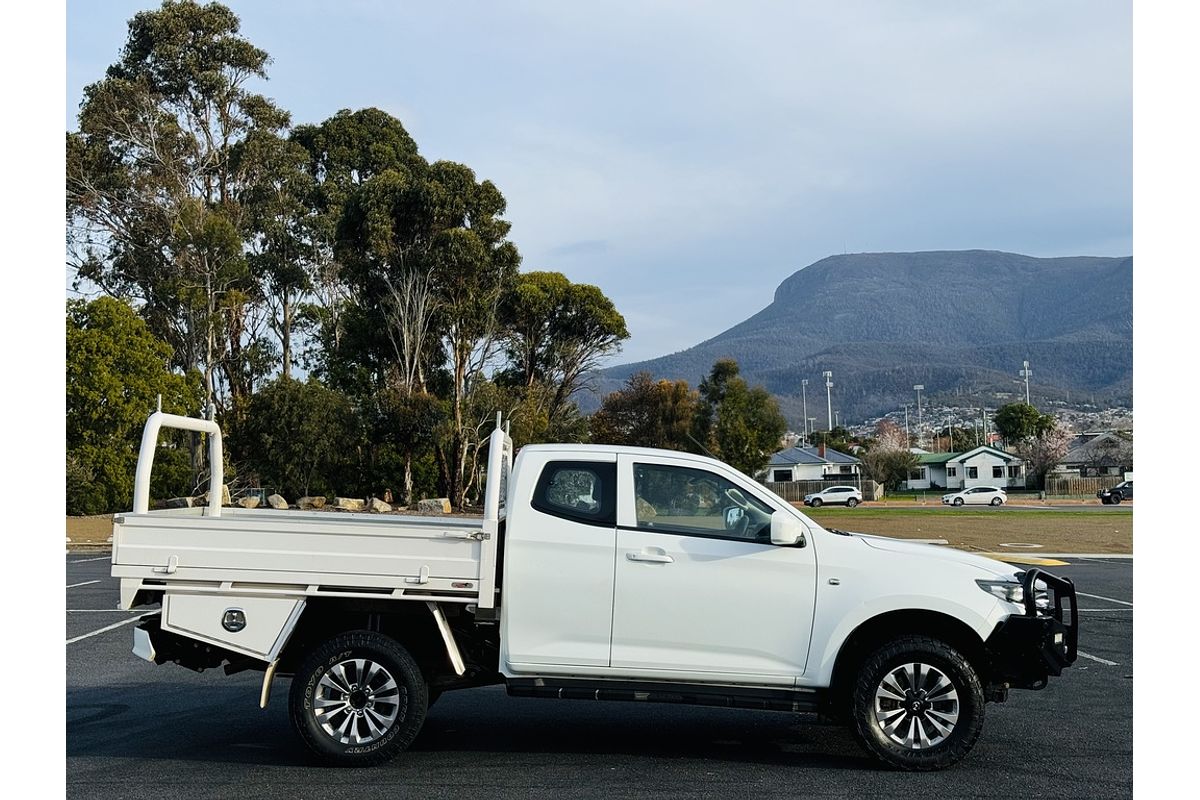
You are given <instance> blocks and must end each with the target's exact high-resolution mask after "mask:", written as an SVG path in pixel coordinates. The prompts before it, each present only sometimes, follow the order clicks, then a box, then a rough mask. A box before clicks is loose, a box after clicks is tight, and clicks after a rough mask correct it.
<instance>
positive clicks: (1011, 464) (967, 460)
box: [906, 445, 1025, 489]
mask: <svg viewBox="0 0 1200 800" xmlns="http://www.w3.org/2000/svg"><path fill="white" fill-rule="evenodd" d="M972 486H1001V487H1012V486H1019V487H1022V488H1023V487H1024V486H1025V462H1024V461H1023V460H1022V459H1021V457H1020V456H1015V455H1013V454H1012V453H1006V452H1004V451H1003V450H1000V449H998V448H995V447H990V446H988V445H982V446H980V447H976V448H975V449H974V450H968V451H966V452H965V453H922V454H920V455H918V456H917V465H916V466H915V467H914V468H913V469H912V471H911V472H910V473H909V476H908V481H907V483H906V487H907V488H908V489H968V488H971V487H972Z"/></svg>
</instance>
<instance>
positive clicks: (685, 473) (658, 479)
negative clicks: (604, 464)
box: [633, 464, 771, 543]
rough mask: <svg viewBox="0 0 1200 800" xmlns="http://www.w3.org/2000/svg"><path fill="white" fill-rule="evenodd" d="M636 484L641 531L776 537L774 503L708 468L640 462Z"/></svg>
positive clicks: (750, 538)
mask: <svg viewBox="0 0 1200 800" xmlns="http://www.w3.org/2000/svg"><path fill="white" fill-rule="evenodd" d="M633 489H634V495H635V497H634V504H635V505H636V510H637V527H638V529H639V530H647V531H666V532H670V533H683V534H688V535H692V536H709V537H713V538H718V539H734V540H738V541H751V542H760V543H767V542H769V541H770V536H771V508H770V506H768V505H766V504H765V503H763V502H762V501H761V500H759V499H758V498H756V497H752V496H750V495H747V494H746V493H744V492H743V491H742V490H741V489H739V488H738V487H737V486H735V485H734V484H733V483H732V482H731V481H729V480H727V479H725V478H723V477H721V476H720V475H716V474H714V473H711V472H708V471H707V470H701V469H692V468H690V467H675V466H668V465H665V464H634V466H633Z"/></svg>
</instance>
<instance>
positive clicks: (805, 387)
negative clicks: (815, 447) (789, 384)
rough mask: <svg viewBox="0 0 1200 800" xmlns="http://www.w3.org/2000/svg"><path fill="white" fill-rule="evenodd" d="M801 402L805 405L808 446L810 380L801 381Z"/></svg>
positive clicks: (805, 440)
mask: <svg viewBox="0 0 1200 800" xmlns="http://www.w3.org/2000/svg"><path fill="white" fill-rule="evenodd" d="M800 402H802V403H804V443H805V444H808V378H801V380H800Z"/></svg>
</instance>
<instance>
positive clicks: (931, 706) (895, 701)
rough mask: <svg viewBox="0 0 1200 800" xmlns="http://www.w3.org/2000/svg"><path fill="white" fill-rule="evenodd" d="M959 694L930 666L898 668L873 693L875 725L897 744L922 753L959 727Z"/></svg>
mask: <svg viewBox="0 0 1200 800" xmlns="http://www.w3.org/2000/svg"><path fill="white" fill-rule="evenodd" d="M958 714H959V703H958V690H957V689H955V687H954V683H953V682H952V681H951V680H950V679H949V678H947V677H946V675H945V674H944V673H943V672H942V671H941V670H939V669H938V668H937V667H934V666H932V665H930V664H922V663H920V662H914V663H908V664H901V665H900V666H898V667H895V668H894V669H892V670H890V671H889V672H888V673H887V674H885V675H884V676H883V679H882V680H881V681H880V682H879V686H878V687H877V688H876V690H875V721H876V722H877V723H878V724H879V728H880V730H882V731H883V733H884V734H885V735H886V736H887V737H888V738H889V739H891V740H892V741H893V742H895V743H896V744H898V745H900V746H901V747H905V748H908V749H911V750H924V749H926V748H929V747H934V746H935V745H938V744H941V743H942V742H943V741H945V740H946V738H947V737H949V736H950V735H951V734H952V733H954V727H955V725H957V724H958Z"/></svg>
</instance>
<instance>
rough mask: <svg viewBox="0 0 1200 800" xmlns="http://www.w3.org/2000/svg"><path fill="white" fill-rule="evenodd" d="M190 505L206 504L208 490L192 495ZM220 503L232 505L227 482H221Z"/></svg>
mask: <svg viewBox="0 0 1200 800" xmlns="http://www.w3.org/2000/svg"><path fill="white" fill-rule="evenodd" d="M192 505H194V506H206V505H208V492H205V493H204V494H201V495H197V496H196V497H193V498H192ZM221 505H223V506H231V505H233V501H232V500H231V499H229V484H227V483H223V484H221Z"/></svg>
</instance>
